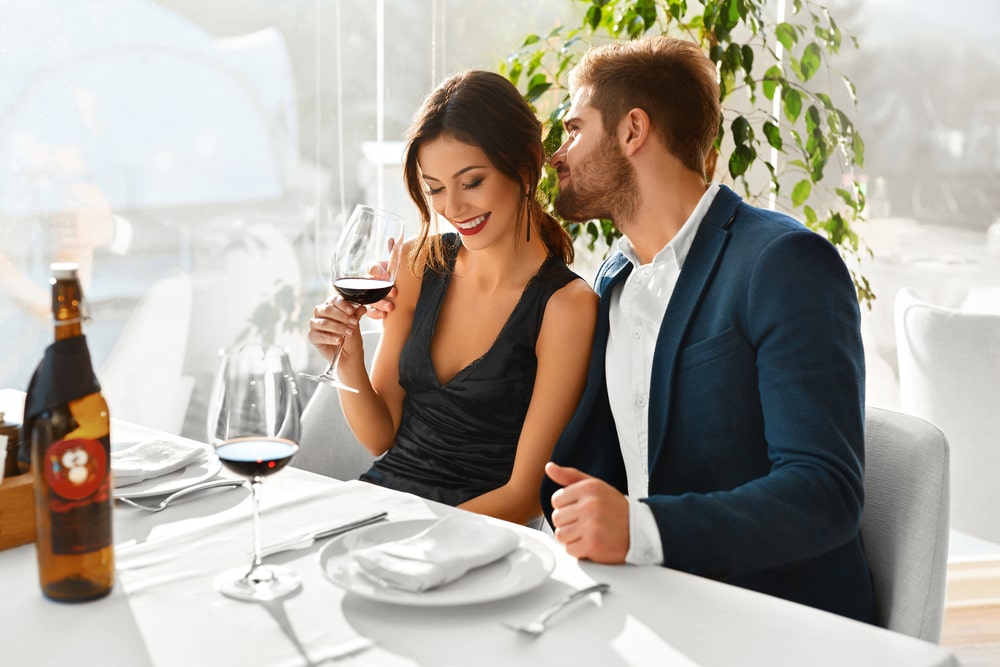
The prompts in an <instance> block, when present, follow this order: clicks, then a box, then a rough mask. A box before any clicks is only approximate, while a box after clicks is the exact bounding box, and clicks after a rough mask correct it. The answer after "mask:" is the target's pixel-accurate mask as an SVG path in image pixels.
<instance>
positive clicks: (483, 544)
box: [351, 514, 520, 592]
mask: <svg viewBox="0 0 1000 667" xmlns="http://www.w3.org/2000/svg"><path fill="white" fill-rule="evenodd" d="M519 542H520V538H519V537H518V535H517V533H515V532H514V531H512V530H509V529H507V528H504V527H503V526H498V525H495V524H491V523H488V522H486V521H484V520H483V519H481V518H478V517H476V516H470V515H466V514H455V515H451V516H448V517H445V518H444V519H440V520H438V521H435V522H434V523H433V524H432V525H431V526H430V527H429V528H427V529H426V530H423V531H421V532H419V533H417V534H416V535H413V536H411V537H407V538H405V539H402V540H396V541H393V542H384V543H382V544H379V545H376V546H371V547H365V548H362V549H357V550H356V551H354V552H352V554H351V555H352V557H353V558H354V560H355V562H356V563H357V564H358V566H359V567H360V568H361V570H362V571H363V572H366V573H368V574H370V575H372V576H374V577H376V578H378V579H380V580H381V581H383V582H385V583H387V584H388V585H390V586H392V587H394V588H399V589H402V590H406V591H412V592H420V591H426V590H429V589H431V588H435V587H437V586H442V585H444V584H447V583H449V582H451V581H454V580H456V579H458V578H459V577H461V576H462V575H464V574H465V573H466V572H468V571H469V570H471V569H472V568H474V567H479V566H481V565H486V564H487V563H492V562H493V561H495V560H498V559H500V558H503V557H504V556H506V555H507V554H508V553H510V552H511V551H513V550H514V549H515V548H516V547H517V545H518V543H519Z"/></svg>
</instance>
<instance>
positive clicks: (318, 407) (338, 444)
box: [292, 329, 382, 481]
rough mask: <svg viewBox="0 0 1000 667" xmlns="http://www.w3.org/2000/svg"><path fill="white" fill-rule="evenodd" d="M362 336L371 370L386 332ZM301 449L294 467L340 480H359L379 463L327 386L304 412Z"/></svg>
mask: <svg viewBox="0 0 1000 667" xmlns="http://www.w3.org/2000/svg"><path fill="white" fill-rule="evenodd" d="M361 335H362V336H363V340H364V344H365V365H366V366H367V367H368V368H371V363H372V357H373V356H374V354H375V348H376V346H377V345H378V340H379V337H380V336H381V335H382V331H381V329H376V330H372V331H364V332H362V334H361ZM300 382H312V380H301V381H300ZM299 446H300V448H301V449H300V450H299V453H298V454H296V455H295V458H294V459H293V461H292V465H293V466H295V467H296V468H301V469H302V470H308V471H310V472H315V473H319V474H321V475H327V476H328V477H333V478H335V479H339V480H345V481H346V480H350V479H357V478H358V477H359V476H360V475H361V473H363V472H365V471H366V470H368V469H369V468H371V466H372V463H373V462H374V461H375V457H374V456H372V455H371V454H369V453H368V450H366V449H365V448H364V447H362V446H361V443H360V442H358V439H357V438H355V437H354V433H352V432H351V427H350V426H348V425H347V419H346V418H345V417H344V412H343V409H342V408H341V407H340V397H339V396H338V394H337V390H336V389H334V388H333V387H330V386H327V385H325V384H320V385H319V386H318V387H317V388H316V392H315V393H314V394H313V395H312V398H310V399H309V403H308V404H306V407H305V409H304V410H303V411H302V433H301V435H300V436H299Z"/></svg>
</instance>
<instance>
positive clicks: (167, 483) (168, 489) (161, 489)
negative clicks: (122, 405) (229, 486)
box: [111, 441, 222, 498]
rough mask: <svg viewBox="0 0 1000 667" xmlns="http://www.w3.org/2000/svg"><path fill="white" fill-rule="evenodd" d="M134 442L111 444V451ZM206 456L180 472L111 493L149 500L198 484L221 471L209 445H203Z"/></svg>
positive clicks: (117, 489)
mask: <svg viewBox="0 0 1000 667" xmlns="http://www.w3.org/2000/svg"><path fill="white" fill-rule="evenodd" d="M137 443H138V441H134V442H112V443H111V451H117V450H120V449H125V448H127V447H131V446H132V445H135V444H137ZM205 451H206V453H207V456H205V457H204V458H201V459H198V460H197V461H195V462H194V463H190V464H188V465H186V466H184V467H183V468H181V469H180V470H175V471H173V472H169V473H167V474H166V475H160V476H159V477H154V478H152V479H146V480H143V481H141V482H138V483H136V484H129V485H128V486H119V487H116V488H115V490H114V491H113V492H112V495H114V497H115V498H120V497H121V496H128V497H129V498H149V497H151V496H162V495H164V494H166V493H173V492H174V491H180V490H181V489H185V488H187V487H189V486H191V485H193V484H197V483H198V482H204V481H205V480H208V479H211V478H213V477H215V476H216V475H218V474H219V471H220V470H222V461H220V460H219V457H218V456H216V455H215V450H214V449H213V448H212V447H210V446H209V445H205Z"/></svg>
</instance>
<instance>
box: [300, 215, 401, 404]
mask: <svg viewBox="0 0 1000 667" xmlns="http://www.w3.org/2000/svg"><path fill="white" fill-rule="evenodd" d="M403 232H404V222H403V219H402V218H401V217H400V216H398V215H396V214H394V213H391V212H389V211H382V210H379V209H376V208H372V207H370V206H364V205H358V206H356V207H355V209H354V212H353V213H352V214H351V217H350V219H349V220H348V221H347V224H346V225H345V226H344V230H343V232H341V235H340V239H339V241H338V242H337V250H336V252H335V253H334V257H333V261H332V262H331V263H330V282H331V283H332V285H333V288H334V290H336V292H337V294H338V296H337V297H333V298H331V299H328V300H327V301H326V302H325V303H324V304H323V306H320V307H319V308H317V309H316V310H315V311H314V313H313V315H314V317H313V319H312V320H310V322H309V341H310V342H312V343H313V345H315V346H316V347H317V348H318V349H319V350H320V352H321V353H323V356H324V357H326V358H327V359H329V361H330V363H329V366H328V367H327V369H326V370H325V371H324V372H323V373H322V374H320V375H309V374H307V373H302V375H303V377H307V378H310V379H312V380H318V381H321V382H326V383H327V384H330V385H333V386H335V387H337V388H338V389H343V390H347V391H352V392H357V391H358V390H357V389H356V388H354V387H352V386H351V385H349V384H346V383H344V382H343V381H342V380H341V379H340V378H339V376H338V375H337V367H338V365H339V360H340V354H341V351H342V350H343V349H344V344H347V347H348V349H349V350H350V349H353V350H354V351H355V353H357V348H356V347H354V346H352V345H350V344H349V343H348V341H349V340H350V338H351V334H352V333H354V332H355V331H356V329H357V323H358V319H359V318H360V317H361V315H363V314H364V313H365V311H366V309H365V308H364V306H365V305H367V304H373V303H377V302H379V301H383V300H384V299H385V298H386V296H387V295H388V294H389V293H391V292H392V290H393V289H394V286H393V282H394V281H395V279H396V272H397V271H398V270H399V266H400V263H401V262H402V251H403ZM354 338H355V345H360V342H358V341H360V338H361V337H360V336H355V337H354ZM348 354H350V352H348Z"/></svg>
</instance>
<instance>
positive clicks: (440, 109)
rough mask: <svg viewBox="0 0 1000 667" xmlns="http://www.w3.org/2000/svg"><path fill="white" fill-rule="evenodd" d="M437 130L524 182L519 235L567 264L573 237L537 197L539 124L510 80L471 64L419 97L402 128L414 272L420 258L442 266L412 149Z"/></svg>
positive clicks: (434, 136)
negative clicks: (415, 219) (416, 225)
mask: <svg viewBox="0 0 1000 667" xmlns="http://www.w3.org/2000/svg"><path fill="white" fill-rule="evenodd" d="M440 136H450V137H452V138H454V139H456V140H457V141H461V142H462V143H465V144H469V145H471V146H477V147H479V148H480V149H481V150H482V151H483V152H484V153H485V154H486V157H487V158H488V159H489V161H490V163H492V165H493V166H494V167H495V168H496V169H497V171H499V172H500V173H501V174H503V175H504V176H506V177H507V178H510V179H512V180H514V181H515V182H517V183H524V184H526V185H527V192H526V193H525V196H524V197H523V199H522V208H521V212H522V215H521V216H520V217H519V220H518V223H517V234H518V236H520V234H521V225H522V221H523V222H524V223H526V224H527V225H528V229H527V230H525V231H524V234H525V235H528V234H538V236H539V238H541V239H542V241H543V242H544V243H545V247H546V248H548V251H549V254H551V255H556V256H558V257H560V258H562V260H563V261H564V262H566V263H567V264H570V263H572V261H573V242H572V240H571V239H570V237H569V234H568V233H567V232H566V230H565V229H563V227H562V225H560V224H559V222H558V221H556V219H555V218H553V217H552V216H550V215H549V214H548V213H546V212H545V211H544V210H543V209H542V207H541V205H540V204H539V203H538V200H537V196H536V195H537V190H538V180H539V178H540V177H541V173H542V160H543V151H542V126H541V123H539V121H538V119H537V118H536V117H535V114H534V113H533V112H532V110H531V107H530V106H528V103H527V102H525V100H524V98H523V97H521V94H520V93H519V92H518V91H517V88H515V87H514V84H512V83H511V82H510V81H508V80H507V79H505V78H504V77H502V76H500V75H499V74H496V73H494V72H486V71H480V70H473V71H469V72H464V73H462V74H456V75H454V76H452V77H449V78H448V79H446V80H445V81H444V82H443V83H442V84H441V85H439V86H438V87H437V88H436V89H435V90H434V91H433V92H431V94H430V95H428V96H427V98H426V99H425V100H424V103H423V105H422V106H421V108H420V110H419V111H418V112H417V114H416V116H414V119H413V123H412V124H411V125H410V130H409V132H408V133H407V144H406V150H405V152H404V153H403V181H404V182H405V184H406V189H407V190H408V191H409V193H410V198H411V199H412V200H413V202H414V204H416V206H417V209H418V210H419V211H420V235H419V236H418V237H417V240H416V243H415V246H414V251H413V253H412V254H411V255H410V268H411V270H413V271H414V273H416V274H418V275H419V274H420V273H421V271H422V270H421V267H422V266H423V265H424V264H425V263H426V264H429V265H430V266H432V267H434V268H435V269H438V270H441V269H444V267H445V262H444V254H443V250H442V245H441V240H440V237H439V236H435V237H430V238H428V237H429V230H430V220H431V210H430V206H429V205H428V202H427V197H426V195H425V194H424V186H423V184H422V182H421V178H420V167H419V166H418V164H417V154H418V152H419V151H420V147H421V146H422V145H424V144H425V143H427V142H429V141H433V140H434V139H437V138H438V137H440Z"/></svg>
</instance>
